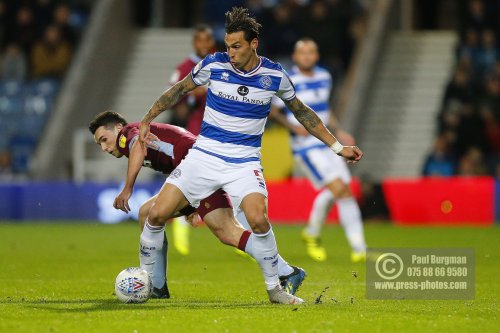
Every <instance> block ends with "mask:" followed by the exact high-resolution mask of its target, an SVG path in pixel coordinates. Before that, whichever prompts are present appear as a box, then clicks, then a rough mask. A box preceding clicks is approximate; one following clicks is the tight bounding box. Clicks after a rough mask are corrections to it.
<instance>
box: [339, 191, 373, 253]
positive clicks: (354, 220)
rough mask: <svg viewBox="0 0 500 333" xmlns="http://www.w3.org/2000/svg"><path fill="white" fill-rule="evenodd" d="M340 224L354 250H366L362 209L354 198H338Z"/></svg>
mask: <svg viewBox="0 0 500 333" xmlns="http://www.w3.org/2000/svg"><path fill="white" fill-rule="evenodd" d="M337 205H338V208H339V220H340V224H341V225H342V227H343V228H344V232H345V235H346V237H347V240H348V241H349V244H350V245H351V248H352V250H353V251H354V252H363V251H366V243H365V235H364V231H363V222H362V220H361V211H360V210H359V206H358V203H357V202H356V199H354V198H346V199H340V200H337Z"/></svg>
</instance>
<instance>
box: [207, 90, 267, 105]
mask: <svg viewBox="0 0 500 333" xmlns="http://www.w3.org/2000/svg"><path fill="white" fill-rule="evenodd" d="M242 87H243V86H242ZM245 88H246V89H248V88H247V87H245ZM238 89H239V88H238ZM217 96H219V97H221V98H225V99H229V100H231V101H238V102H244V103H250V104H258V105H264V104H266V103H265V102H264V101H262V100H260V99H255V98H248V97H245V96H243V97H241V98H240V97H239V96H234V95H230V94H226V93H224V92H222V91H219V92H218V93H217Z"/></svg>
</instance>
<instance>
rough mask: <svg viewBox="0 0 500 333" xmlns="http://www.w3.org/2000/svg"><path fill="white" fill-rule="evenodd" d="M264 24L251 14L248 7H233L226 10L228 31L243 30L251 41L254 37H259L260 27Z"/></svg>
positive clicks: (228, 32) (229, 32) (247, 39)
mask: <svg viewBox="0 0 500 333" xmlns="http://www.w3.org/2000/svg"><path fill="white" fill-rule="evenodd" d="M261 27H262V25H261V24H260V23H259V22H257V20H256V19H255V18H253V17H251V16H250V13H249V12H248V9H247V8H243V7H233V8H231V10H230V11H227V12H226V33H227V34H232V33H234V32H238V31H243V32H244V34H245V40H246V41H247V42H251V41H252V40H253V39H254V38H259V29H260V28H261Z"/></svg>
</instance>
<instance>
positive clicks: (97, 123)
mask: <svg viewBox="0 0 500 333" xmlns="http://www.w3.org/2000/svg"><path fill="white" fill-rule="evenodd" d="M89 130H90V132H91V133H92V134H93V135H94V140H95V142H96V143H97V144H98V145H99V146H100V147H101V149H102V151H103V152H106V153H108V154H111V155H113V156H114V157H117V158H120V157H122V156H126V157H127V158H128V169H127V177H126V181H125V186H124V188H123V190H122V191H121V193H120V194H118V196H117V197H116V199H115V201H114V204H113V206H114V207H115V208H116V209H120V210H122V211H124V212H125V213H128V212H129V211H130V207H129V204H128V200H129V199H130V197H131V195H132V192H133V189H134V184H135V181H136V178H137V175H138V174H139V172H140V170H141V168H142V167H143V166H147V167H150V168H152V169H153V170H156V171H159V172H162V173H164V174H169V173H171V172H172V171H173V170H174V169H175V168H176V167H177V165H179V163H180V162H181V161H182V160H183V159H184V157H185V156H186V154H187V153H188V151H189V149H190V148H191V147H192V145H193V144H194V142H195V141H196V137H195V136H194V135H193V134H191V133H189V132H188V131H186V130H185V129H183V128H180V127H177V126H173V125H169V124H158V123H152V124H151V133H150V136H151V140H152V141H150V143H149V146H148V148H147V154H146V156H145V155H144V154H143V151H142V149H141V146H140V144H139V143H138V142H137V138H138V136H139V123H130V124H128V123H127V121H126V120H125V119H124V118H123V117H122V116H121V115H120V114H119V113H116V112H112V111H104V112H102V113H100V114H98V115H97V116H96V117H95V119H94V120H93V121H92V122H91V123H90V125H89ZM160 193H161V190H160ZM157 197H158V194H157V195H155V196H153V197H152V198H151V199H149V200H147V201H146V202H145V203H144V204H143V205H142V206H141V208H140V210H139V224H140V227H141V230H142V229H143V228H144V224H145V220H146V217H147V216H148V213H149V210H150V209H151V207H152V206H153V204H154V202H155V200H156V198H157ZM194 212H195V209H194V208H193V207H191V206H186V207H183V208H182V209H180V210H179V212H176V215H189V216H190V217H191V219H193V220H197V219H198V220H199V218H200V217H201V218H202V219H203V220H204V221H205V223H206V224H207V226H208V227H209V228H210V230H211V231H212V232H213V233H214V235H215V236H217V238H219V240H220V241H221V242H222V243H224V244H226V245H230V246H234V247H235V248H239V249H240V250H241V251H245V252H246V253H247V254H248V255H250V256H253V254H252V251H251V246H250V244H248V239H249V238H250V236H251V232H250V231H248V230H244V229H243V228H242V227H241V225H240V224H239V223H238V222H236V220H235V219H234V216H233V209H232V205H231V202H230V200H229V198H228V196H227V194H226V193H225V192H224V191H222V190H218V191H216V192H214V193H213V194H212V195H210V196H208V197H207V198H206V199H204V200H202V201H201V203H200V206H199V207H198V208H197V209H196V212H197V214H199V217H198V216H196V214H194ZM192 214H194V215H195V216H193V215H192ZM238 218H239V219H240V220H241V221H242V222H244V223H245V224H247V222H246V220H244V216H241V215H240V216H239V217H238ZM194 224H196V223H194ZM157 229H158V230H153V231H154V232H155V235H156V237H159V236H158V235H159V233H160V232H161V234H162V239H163V244H162V248H161V249H159V256H158V257H156V258H151V259H153V260H155V262H154V265H153V266H154V269H153V271H152V281H153V297H155V298H169V296H170V294H169V291H168V287H167V281H166V271H167V252H168V242H167V238H166V237H165V235H164V226H163V228H157ZM277 259H278V262H277V265H278V271H279V276H280V283H281V285H282V286H283V288H285V289H286V290H287V291H288V292H290V293H291V294H295V293H296V292H297V290H298V288H299V287H300V285H301V284H302V281H303V280H304V278H305V272H304V270H302V269H301V268H298V267H295V266H290V265H289V264H288V263H287V262H286V261H284V260H283V258H281V256H279V255H278V258H277Z"/></svg>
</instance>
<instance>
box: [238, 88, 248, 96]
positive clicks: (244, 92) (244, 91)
mask: <svg viewBox="0 0 500 333" xmlns="http://www.w3.org/2000/svg"><path fill="white" fill-rule="evenodd" d="M248 92H249V90H248V88H247V87H245V86H239V87H238V94H240V95H241V96H246V95H248Z"/></svg>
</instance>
